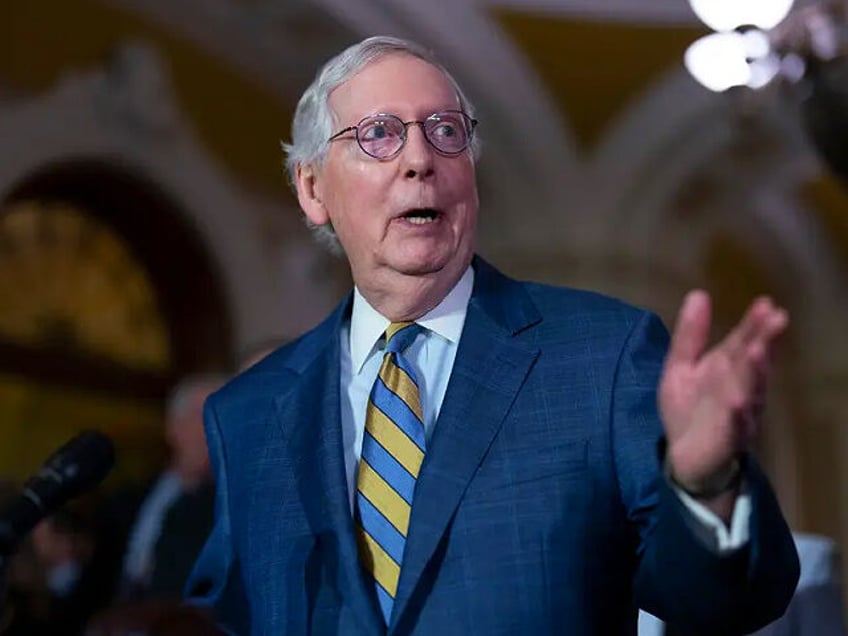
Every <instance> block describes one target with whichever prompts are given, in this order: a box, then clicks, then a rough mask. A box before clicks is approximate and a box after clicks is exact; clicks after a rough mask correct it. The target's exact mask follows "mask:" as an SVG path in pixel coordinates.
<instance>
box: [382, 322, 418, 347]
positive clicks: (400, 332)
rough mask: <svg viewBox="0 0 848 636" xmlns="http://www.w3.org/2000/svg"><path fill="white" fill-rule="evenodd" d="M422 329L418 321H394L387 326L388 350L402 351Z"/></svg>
mask: <svg viewBox="0 0 848 636" xmlns="http://www.w3.org/2000/svg"><path fill="white" fill-rule="evenodd" d="M422 329H423V327H422V326H421V325H419V324H418V323H417V322H393V323H392V324H390V325H389V326H388V327H386V352H387V353H398V352H401V353H402V352H403V351H405V350H406V348H407V347H408V346H409V345H411V344H412V341H413V340H415V338H416V336H417V335H418V334H419V333H421V330H422Z"/></svg>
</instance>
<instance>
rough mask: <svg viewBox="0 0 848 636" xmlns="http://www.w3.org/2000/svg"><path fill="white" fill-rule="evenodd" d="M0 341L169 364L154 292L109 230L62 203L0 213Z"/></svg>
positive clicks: (143, 364) (139, 364)
mask: <svg viewBox="0 0 848 636" xmlns="http://www.w3.org/2000/svg"><path fill="white" fill-rule="evenodd" d="M0 307H2V309H0V339H4V340H7V341H12V342H14V343H16V344H22V345H27V346H33V347H38V348H47V349H50V350H55V351H57V352H60V351H73V352H81V353H86V354H90V355H94V356H97V357H102V358H107V359H110V360H112V361H114V362H117V363H120V364H122V365H125V366H128V367H132V368H139V369H147V370H151V371H156V370H163V371H164V370H166V369H167V368H168V367H169V365H170V355H169V343H168V337H167V330H166V327H165V323H164V320H163V319H162V315H161V312H160V309H159V306H158V302H157V297H156V291H155V289H154V288H153V286H152V285H151V283H150V281H149V279H148V277H147V275H146V272H145V271H144V270H143V269H142V268H141V267H140V266H139V264H138V263H137V262H136V260H135V259H134V258H133V255H132V253H131V251H130V248H129V246H128V245H127V244H126V243H125V242H124V241H123V239H122V238H121V237H120V236H118V235H117V234H116V233H115V232H114V230H112V229H111V228H109V227H108V226H105V225H104V224H102V223H100V222H98V220H97V219H95V218H94V217H92V216H90V215H88V214H86V213H85V212H83V211H81V210H78V209H75V208H72V207H69V206H65V205H45V204H38V203H27V202H23V203H20V204H17V205H15V206H13V207H11V208H10V209H7V210H5V211H0Z"/></svg>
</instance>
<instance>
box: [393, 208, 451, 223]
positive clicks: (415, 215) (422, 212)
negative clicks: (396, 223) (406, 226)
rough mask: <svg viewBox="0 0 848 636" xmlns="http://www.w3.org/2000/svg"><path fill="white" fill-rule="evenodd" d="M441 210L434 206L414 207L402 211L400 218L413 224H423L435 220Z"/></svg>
mask: <svg viewBox="0 0 848 636" xmlns="http://www.w3.org/2000/svg"><path fill="white" fill-rule="evenodd" d="M440 215H441V212H439V210H437V209H435V208H414V209H412V210H407V211H406V212H404V213H403V214H402V215H401V217H400V218H402V219H406V220H407V221H409V222H410V223H412V224H414V225H425V224H427V223H432V222H433V221H435V220H436V219H437V218H439V216H440Z"/></svg>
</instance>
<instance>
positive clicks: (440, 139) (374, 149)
mask: <svg viewBox="0 0 848 636" xmlns="http://www.w3.org/2000/svg"><path fill="white" fill-rule="evenodd" d="M415 123H416V122H407V124H404V122H403V121H402V120H400V119H399V118H398V117H395V116H394V115H375V116H373V117H368V118H366V119H364V120H362V121H361V122H359V124H358V125H357V131H358V132H357V139H358V141H359V145H360V146H362V149H363V150H364V151H365V152H366V153H368V154H369V155H371V156H373V157H380V158H382V157H389V156H391V155H393V154H395V153H396V152H398V151H399V150H400V149H401V147H403V144H404V142H405V141H406V134H407V133H406V127H407V125H414V124H415ZM422 128H423V129H424V136H425V137H426V138H427V141H429V142H430V143H431V144H432V145H433V146H434V147H435V148H436V149H437V150H439V151H440V152H443V153H446V154H456V153H459V152H462V151H463V150H464V149H465V148H466V146H468V142H469V140H470V136H471V124H470V122H469V121H467V120H466V116H465V115H464V114H463V113H460V112H455V113H454V112H446V113H436V114H435V115H431V116H430V117H428V118H427V119H425V120H424V121H423V122H422Z"/></svg>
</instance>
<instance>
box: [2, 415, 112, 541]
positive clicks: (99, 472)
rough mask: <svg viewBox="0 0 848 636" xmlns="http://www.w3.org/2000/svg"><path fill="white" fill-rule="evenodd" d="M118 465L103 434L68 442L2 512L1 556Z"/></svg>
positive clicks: (89, 434) (89, 433) (87, 434)
mask: <svg viewBox="0 0 848 636" xmlns="http://www.w3.org/2000/svg"><path fill="white" fill-rule="evenodd" d="M114 463H115V448H114V446H113V445H112V440H110V439H109V438H108V437H107V436H106V435H104V434H103V433H100V432H98V431H84V432H82V433H80V434H79V435H77V436H76V437H74V438H73V439H71V440H70V441H68V442H67V443H65V444H64V445H63V446H62V447H61V448H60V449H59V450H57V451H56V452H55V453H53V454H52V455H51V456H50V458H49V459H48V460H47V461H46V462H45V463H44V465H43V466H42V467H41V469H40V470H39V471H38V473H37V474H36V475H34V476H33V477H31V478H30V479H29V480H28V481H27V482H26V484H25V485H24V488H23V491H22V492H21V493H20V494H18V495H17V496H16V497H15V498H14V499H12V500H11V501H10V502H9V503H8V504H7V505H5V506H4V507H3V508H2V510H0V556H3V555H9V554H11V553H12V551H13V550H14V549H15V548H16V547H17V545H18V543H20V541H21V539H23V538H24V537H25V536H26V535H27V533H28V532H29V531H30V530H32V529H33V528H34V527H35V525H36V524H37V523H38V522H39V521H41V520H42V519H44V518H45V517H47V516H49V515H50V514H52V513H53V512H54V511H55V510H56V509H57V508H59V507H60V506H62V505H63V504H64V503H65V502H67V501H69V500H71V499H73V498H74V497H77V496H78V495H81V494H82V493H84V492H85V491H87V490H90V489H92V488H94V487H95V486H96V485H97V484H99V483H100V482H101V481H103V479H104V478H105V477H106V475H107V474H109V471H110V470H112V466H113V465H114Z"/></svg>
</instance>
